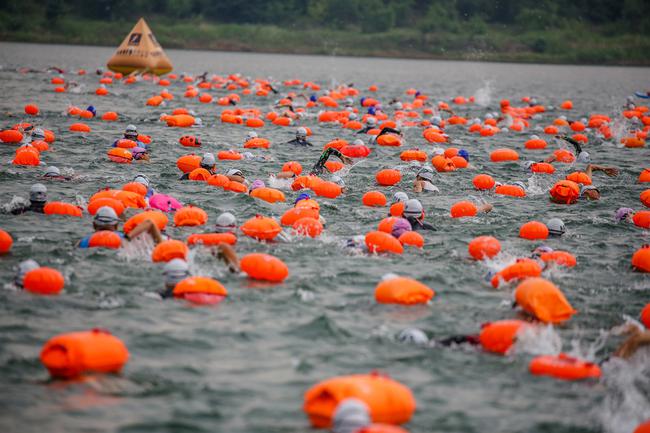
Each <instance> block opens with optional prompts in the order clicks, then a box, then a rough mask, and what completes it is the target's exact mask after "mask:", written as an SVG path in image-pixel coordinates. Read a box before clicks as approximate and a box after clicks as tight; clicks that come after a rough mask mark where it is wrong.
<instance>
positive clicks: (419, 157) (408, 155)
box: [399, 149, 427, 162]
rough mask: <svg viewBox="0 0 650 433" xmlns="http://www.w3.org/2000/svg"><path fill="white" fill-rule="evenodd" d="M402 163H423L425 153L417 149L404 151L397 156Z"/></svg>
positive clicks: (425, 156)
mask: <svg viewBox="0 0 650 433" xmlns="http://www.w3.org/2000/svg"><path fill="white" fill-rule="evenodd" d="M399 158H400V159H401V160H402V161H420V162H425V161H426V160H427V154H426V152H424V151H422V150H419V149H411V150H405V151H404V152H402V153H401V154H400V156H399Z"/></svg>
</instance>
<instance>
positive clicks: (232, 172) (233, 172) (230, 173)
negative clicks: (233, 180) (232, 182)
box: [226, 168, 244, 177]
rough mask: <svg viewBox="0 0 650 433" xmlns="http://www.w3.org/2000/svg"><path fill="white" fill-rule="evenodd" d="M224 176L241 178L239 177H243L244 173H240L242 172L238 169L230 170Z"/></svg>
mask: <svg viewBox="0 0 650 433" xmlns="http://www.w3.org/2000/svg"><path fill="white" fill-rule="evenodd" d="M226 176H241V177H244V173H242V171H241V170H240V169H238V168H231V169H230V170H228V172H227V173H226Z"/></svg>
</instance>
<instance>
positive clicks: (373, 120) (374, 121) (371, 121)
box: [366, 117, 377, 127]
mask: <svg viewBox="0 0 650 433" xmlns="http://www.w3.org/2000/svg"><path fill="white" fill-rule="evenodd" d="M366 123H367V124H368V126H371V127H372V126H377V119H376V118H374V117H368V120H366Z"/></svg>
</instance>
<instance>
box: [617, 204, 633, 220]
mask: <svg viewBox="0 0 650 433" xmlns="http://www.w3.org/2000/svg"><path fill="white" fill-rule="evenodd" d="M632 214H634V209H631V208H629V207H621V208H618V209H617V210H616V214H615V215H614V218H615V219H616V221H617V222H621V221H623V220H626V219H628V218H629V217H630V216H632Z"/></svg>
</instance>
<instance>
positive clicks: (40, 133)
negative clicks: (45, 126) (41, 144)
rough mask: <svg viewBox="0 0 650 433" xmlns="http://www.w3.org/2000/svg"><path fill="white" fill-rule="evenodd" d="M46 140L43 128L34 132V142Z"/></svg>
mask: <svg viewBox="0 0 650 433" xmlns="http://www.w3.org/2000/svg"><path fill="white" fill-rule="evenodd" d="M44 139H45V131H43V130H42V129H41V128H36V129H34V131H33V132H32V140H44Z"/></svg>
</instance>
